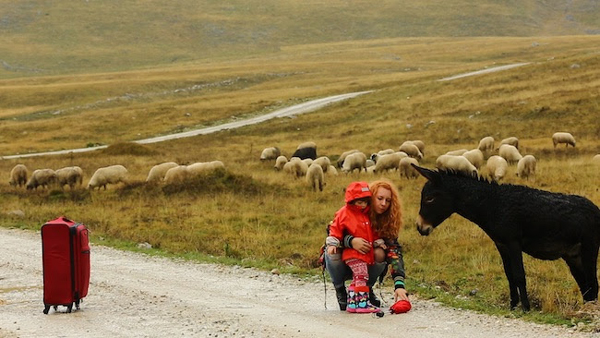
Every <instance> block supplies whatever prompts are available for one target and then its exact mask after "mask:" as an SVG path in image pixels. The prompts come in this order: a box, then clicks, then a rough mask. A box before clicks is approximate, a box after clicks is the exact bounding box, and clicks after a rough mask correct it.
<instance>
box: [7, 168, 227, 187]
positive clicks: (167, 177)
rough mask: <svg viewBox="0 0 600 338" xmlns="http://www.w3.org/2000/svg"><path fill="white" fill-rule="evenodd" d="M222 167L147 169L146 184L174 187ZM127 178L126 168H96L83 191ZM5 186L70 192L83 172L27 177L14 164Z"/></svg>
mask: <svg viewBox="0 0 600 338" xmlns="http://www.w3.org/2000/svg"><path fill="white" fill-rule="evenodd" d="M224 167H225V165H224V164H223V162H221V161H212V162H198V163H193V164H190V165H179V164H177V163H175V162H165V163H161V164H157V165H155V166H153V167H152V168H151V169H150V172H149V173H148V177H147V178H146V182H148V183H158V182H164V183H167V184H168V183H177V182H182V181H183V180H185V179H187V178H191V177H193V176H195V175H197V174H199V173H203V172H208V171H211V170H215V169H217V168H224ZM128 175H129V171H128V170H127V168H125V167H124V166H123V165H120V164H115V165H110V166H107V167H102V168H98V169H97V170H96V171H95V172H94V174H93V175H92V177H91V178H90V180H89V182H88V184H87V188H88V189H90V190H94V189H95V188H98V190H100V188H104V190H106V186H107V185H108V184H118V183H121V182H122V183H127V182H128ZM9 184H10V185H11V186H18V187H23V186H24V187H25V188H27V190H37V188H38V187H41V188H44V189H47V188H49V187H50V186H58V187H59V188H60V189H63V188H64V187H65V185H68V186H69V187H70V189H71V190H73V189H75V188H76V187H80V186H82V185H83V170H82V169H81V168H80V167H78V166H72V167H64V168H60V169H57V170H53V169H36V170H34V171H33V172H32V173H31V175H29V174H28V169H27V167H26V166H25V165H24V164H17V165H15V166H14V167H13V168H12V170H11V172H10V179H9Z"/></svg>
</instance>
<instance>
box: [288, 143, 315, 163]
mask: <svg viewBox="0 0 600 338" xmlns="http://www.w3.org/2000/svg"><path fill="white" fill-rule="evenodd" d="M292 157H299V158H300V159H301V160H303V159H305V158H310V159H313V160H314V159H316V158H317V145H316V144H315V143H314V142H304V143H301V144H300V145H298V148H296V151H294V153H293V154H292Z"/></svg>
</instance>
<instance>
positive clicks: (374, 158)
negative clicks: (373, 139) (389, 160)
mask: <svg viewBox="0 0 600 338" xmlns="http://www.w3.org/2000/svg"><path fill="white" fill-rule="evenodd" d="M393 153H395V151H394V149H385V150H380V151H378V152H376V153H373V154H371V156H370V157H369V158H370V159H371V160H372V161H373V162H375V163H377V159H378V158H379V156H382V155H388V154H393Z"/></svg>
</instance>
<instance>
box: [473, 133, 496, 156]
mask: <svg viewBox="0 0 600 338" xmlns="http://www.w3.org/2000/svg"><path fill="white" fill-rule="evenodd" d="M477 149H479V150H481V151H482V152H483V154H484V155H485V156H487V155H489V154H491V153H492V151H494V138H493V137H491V136H486V137H484V138H482V139H481V140H479V145H478V146H477Z"/></svg>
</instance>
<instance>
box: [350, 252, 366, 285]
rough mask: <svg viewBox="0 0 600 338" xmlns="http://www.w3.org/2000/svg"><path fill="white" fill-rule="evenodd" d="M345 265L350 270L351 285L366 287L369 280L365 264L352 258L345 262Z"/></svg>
mask: <svg viewBox="0 0 600 338" xmlns="http://www.w3.org/2000/svg"><path fill="white" fill-rule="evenodd" d="M346 265H348V267H350V269H351V270H352V283H354V286H367V281H368V280H369V270H368V269H367V263H365V262H363V261H361V260H360V259H356V258H353V259H349V260H347V261H346Z"/></svg>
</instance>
